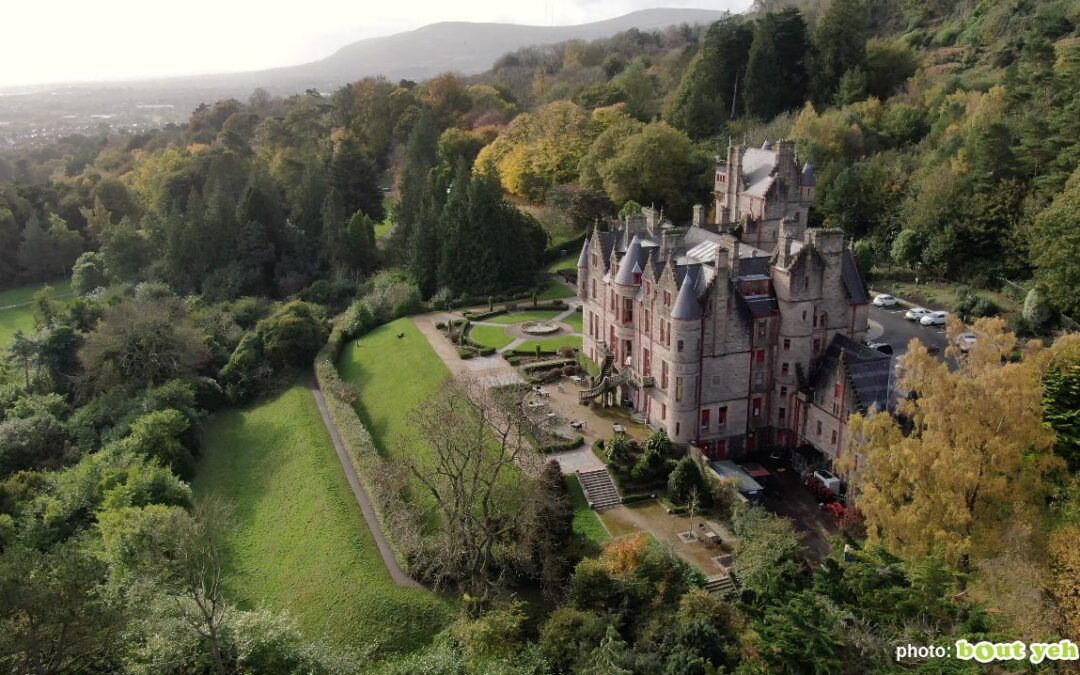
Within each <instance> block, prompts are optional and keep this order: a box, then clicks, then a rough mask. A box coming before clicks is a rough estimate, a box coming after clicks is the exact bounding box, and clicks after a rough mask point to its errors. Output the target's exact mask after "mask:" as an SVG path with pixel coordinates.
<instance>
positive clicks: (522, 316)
mask: <svg viewBox="0 0 1080 675" xmlns="http://www.w3.org/2000/svg"><path fill="white" fill-rule="evenodd" d="M563 311H565V310H555V309H532V310H525V311H519V312H510V313H509V314H500V315H499V316H493V317H491V318H490V319H484V321H485V322H487V323H519V322H521V321H550V320H552V319H554V318H555V317H557V316H559V315H560V314H562V313H563Z"/></svg>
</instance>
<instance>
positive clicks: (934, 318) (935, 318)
mask: <svg viewBox="0 0 1080 675" xmlns="http://www.w3.org/2000/svg"><path fill="white" fill-rule="evenodd" d="M948 318H949V313H948V312H930V313H929V314H927V315H926V316H924V317H922V318H921V319H919V323H921V324H922V325H924V326H944V325H945V320H946V319H948Z"/></svg>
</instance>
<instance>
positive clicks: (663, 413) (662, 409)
mask: <svg viewBox="0 0 1080 675" xmlns="http://www.w3.org/2000/svg"><path fill="white" fill-rule="evenodd" d="M660 419H661V420H666V419H667V403H661V404H660Z"/></svg>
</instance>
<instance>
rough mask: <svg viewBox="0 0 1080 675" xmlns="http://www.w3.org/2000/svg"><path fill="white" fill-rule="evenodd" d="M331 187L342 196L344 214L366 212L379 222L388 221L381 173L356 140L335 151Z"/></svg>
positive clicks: (351, 140)
mask: <svg viewBox="0 0 1080 675" xmlns="http://www.w3.org/2000/svg"><path fill="white" fill-rule="evenodd" d="M330 183H331V185H332V186H333V188H334V189H335V190H337V191H338V194H340V196H341V206H342V209H343V213H356V212H357V211H363V212H364V213H366V214H367V215H368V216H369V217H370V218H371V219H372V220H376V221H378V220H382V219H383V218H385V217H386V210H385V209H384V208H383V193H382V189H381V188H380V187H379V174H378V170H377V168H376V167H375V163H374V162H373V161H372V160H371V158H370V157H368V155H367V154H366V153H365V152H364V150H363V148H361V147H360V143H358V142H357V141H356V140H355V139H352V138H347V139H345V140H343V141H342V142H341V143H340V144H338V147H337V149H336V150H335V151H334V156H333V158H332V159H331V160H330Z"/></svg>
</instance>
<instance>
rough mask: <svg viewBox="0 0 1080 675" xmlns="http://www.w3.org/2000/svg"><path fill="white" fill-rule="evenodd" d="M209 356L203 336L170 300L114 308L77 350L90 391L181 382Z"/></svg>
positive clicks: (132, 302)
mask: <svg viewBox="0 0 1080 675" xmlns="http://www.w3.org/2000/svg"><path fill="white" fill-rule="evenodd" d="M209 357H210V352H209V349H208V348H207V346H206V336H205V335H203V333H202V332H201V331H200V330H199V329H198V328H196V327H195V324H194V322H193V321H192V320H191V317H190V315H189V314H188V312H187V310H186V308H185V307H184V306H183V304H182V303H181V302H180V301H179V300H178V299H176V298H172V297H168V298H164V299H134V300H127V301H124V302H121V303H119V304H117V305H113V306H112V307H110V308H108V309H107V310H106V311H105V314H104V316H103V317H102V319H101V321H100V322H99V323H98V325H97V327H96V328H95V329H94V330H93V331H92V332H91V333H90V334H89V335H87V336H86V342H85V344H83V346H82V348H81V349H80V350H79V361H80V362H81V363H82V365H83V369H84V372H85V380H86V386H87V387H88V388H89V389H90V390H91V391H101V390H105V389H108V388H113V387H119V388H124V389H129V390H136V389H141V388H144V387H146V386H147V385H159V384H164V383H165V382H168V381H169V380H175V379H184V378H187V377H190V376H192V375H193V374H195V373H196V372H197V371H198V370H199V369H200V368H201V367H202V366H203V365H205V364H206V362H207V360H208V359H209Z"/></svg>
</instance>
